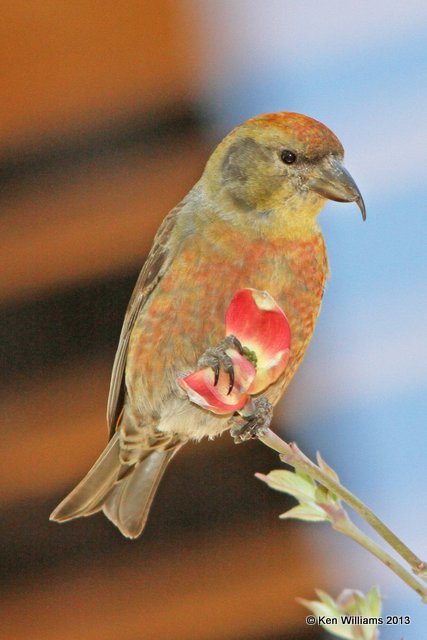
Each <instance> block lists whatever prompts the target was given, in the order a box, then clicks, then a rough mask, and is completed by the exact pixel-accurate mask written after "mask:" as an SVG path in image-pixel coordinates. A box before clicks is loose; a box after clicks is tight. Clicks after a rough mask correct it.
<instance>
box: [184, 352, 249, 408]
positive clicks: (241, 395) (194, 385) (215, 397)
mask: <svg viewBox="0 0 427 640" xmlns="http://www.w3.org/2000/svg"><path fill="white" fill-rule="evenodd" d="M227 353H228V354H229V355H230V357H231V359H232V361H233V367H234V387H233V390H232V391H231V393H230V395H228V389H229V383H230V377H229V375H228V374H227V373H225V371H224V370H223V369H221V371H220V374H219V379H218V384H217V385H216V386H215V385H214V379H215V375H214V372H213V370H212V369H211V368H210V367H208V368H206V369H200V370H199V371H195V372H194V373H191V374H190V375H188V376H186V377H185V378H179V379H178V384H179V385H180V387H181V388H182V389H184V390H185V391H186V392H187V394H188V397H189V398H190V400H191V402H194V403H195V404H198V405H199V406H201V407H203V408H204V409H209V411H212V412H213V413H218V414H227V413H234V411H239V409H241V408H242V407H243V406H244V405H245V404H246V402H247V400H248V397H249V396H248V394H247V390H248V388H249V387H250V385H251V383H252V382H253V380H254V378H255V374H256V370H255V367H254V366H253V365H252V363H251V362H249V360H246V358H244V357H243V356H241V355H240V354H239V353H238V352H237V351H235V350H234V349H229V350H227Z"/></svg>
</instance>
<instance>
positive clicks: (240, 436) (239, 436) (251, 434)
mask: <svg viewBox="0 0 427 640" xmlns="http://www.w3.org/2000/svg"><path fill="white" fill-rule="evenodd" d="M252 406H253V412H252V413H251V414H250V415H248V416H240V415H236V416H233V417H232V418H230V420H229V421H228V423H229V425H230V433H231V437H232V438H233V440H234V442H235V443H236V444H240V443H241V442H245V441H246V440H250V439H251V438H257V437H258V436H262V435H264V434H265V433H266V431H267V429H268V428H269V426H270V424H271V420H272V418H273V405H272V404H271V402H270V401H269V400H267V398H265V397H263V396H261V397H260V398H256V399H255V400H253V402H252Z"/></svg>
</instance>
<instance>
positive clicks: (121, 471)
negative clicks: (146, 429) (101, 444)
mask: <svg viewBox="0 0 427 640" xmlns="http://www.w3.org/2000/svg"><path fill="white" fill-rule="evenodd" d="M181 446H182V444H177V445H176V446H174V447H173V448H170V449H167V450H166V451H162V450H159V449H147V450H146V452H145V453H146V455H145V457H143V458H142V460H140V461H139V462H138V463H137V464H134V465H132V466H129V465H126V464H123V463H122V462H121V460H120V442H119V434H118V433H116V434H115V435H114V436H113V437H112V439H111V440H110V442H109V443H108V445H107V447H106V448H105V449H104V451H103V453H102V454H101V455H100V457H99V458H98V460H97V461H96V462H95V464H94V465H93V467H92V469H91V470H90V471H89V472H88V473H87V475H86V476H85V477H84V478H83V480H81V482H79V484H78V485H77V486H76V487H75V488H74V489H73V490H72V491H71V493H69V494H68V496H66V497H65V498H64V500H62V502H61V503H60V504H59V505H58V506H57V507H56V509H55V510H54V511H53V512H52V513H51V516H50V519H51V520H55V521H56V522H65V521H67V520H72V519H73V518H79V517H80V516H90V515H92V514H93V513H96V512H97V511H101V509H102V510H103V512H104V513H105V515H106V516H107V518H109V519H110V520H111V522H113V523H114V524H115V525H116V526H117V527H118V528H119V529H120V531H121V533H122V534H123V535H124V536H126V537H128V538H136V537H138V536H139V535H140V534H141V533H142V531H143V529H144V526H145V523H146V521H147V517H148V512H149V510H150V507H151V504H152V502H153V498H154V495H155V492H156V489H157V487H158V485H159V482H160V480H161V478H162V476H163V473H164V471H165V469H166V466H167V464H168V462H169V461H170V460H171V459H172V457H173V456H174V454H175V453H176V452H177V451H178V449H180V448H181Z"/></svg>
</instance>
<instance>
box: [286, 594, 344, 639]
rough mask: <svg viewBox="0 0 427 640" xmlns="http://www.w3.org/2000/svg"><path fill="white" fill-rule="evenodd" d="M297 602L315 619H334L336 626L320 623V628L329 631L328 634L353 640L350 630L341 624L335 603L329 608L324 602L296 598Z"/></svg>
mask: <svg viewBox="0 0 427 640" xmlns="http://www.w3.org/2000/svg"><path fill="white" fill-rule="evenodd" d="M298 602H300V603H301V604H302V605H304V606H305V607H307V609H309V610H310V611H312V612H313V614H314V615H315V616H316V618H319V617H320V616H325V617H326V618H336V619H337V624H333V623H331V624H328V623H321V626H322V627H323V628H324V629H326V630H327V631H329V633H332V635H334V636H336V637H338V638H343V640H354V635H353V631H352V628H351V627H350V626H348V625H343V624H341V621H340V613H339V611H338V609H337V608H336V605H335V603H334V605H335V606H334V607H330V606H329V605H328V604H326V603H325V602H318V601H317V600H312V601H309V600H302V599H301V598H298Z"/></svg>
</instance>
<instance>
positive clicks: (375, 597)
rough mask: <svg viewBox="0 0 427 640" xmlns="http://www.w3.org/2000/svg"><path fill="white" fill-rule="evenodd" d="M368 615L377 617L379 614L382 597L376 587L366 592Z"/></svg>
mask: <svg viewBox="0 0 427 640" xmlns="http://www.w3.org/2000/svg"><path fill="white" fill-rule="evenodd" d="M366 603H367V605H368V611H369V616H371V617H373V618H379V617H380V615H381V606H382V599H381V594H380V590H379V588H378V587H372V588H371V589H370V590H369V591H368V593H367V594H366Z"/></svg>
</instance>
